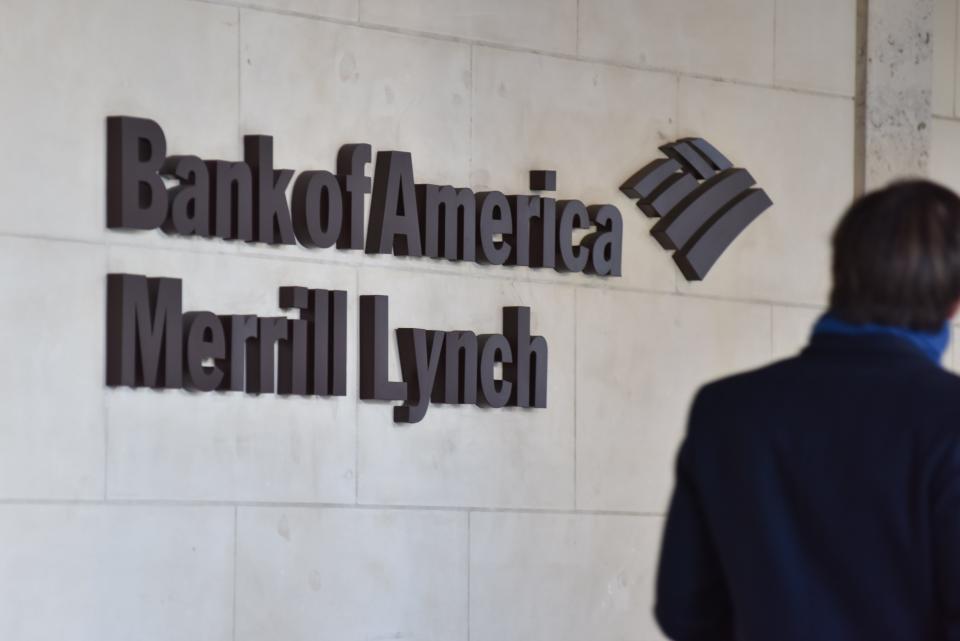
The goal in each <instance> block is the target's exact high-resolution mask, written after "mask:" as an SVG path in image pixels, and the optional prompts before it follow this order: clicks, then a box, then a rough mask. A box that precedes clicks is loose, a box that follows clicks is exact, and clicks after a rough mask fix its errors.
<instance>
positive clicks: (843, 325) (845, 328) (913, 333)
mask: <svg viewBox="0 0 960 641" xmlns="http://www.w3.org/2000/svg"><path fill="white" fill-rule="evenodd" d="M813 334H814V335H817V334H840V335H844V336H871V335H873V336H877V335H886V336H895V337H897V338H900V339H901V340H905V341H908V342H909V343H911V344H912V345H913V346H914V347H916V348H917V349H919V350H920V351H921V352H923V354H924V356H926V357H927V358H928V359H930V360H931V361H933V362H934V363H937V364H938V365H939V364H940V363H941V361H942V360H943V355H944V354H945V353H946V351H947V346H948V345H949V344H950V323H949V322H947V321H944V323H943V326H942V327H941V328H940V329H938V330H934V331H923V330H916V329H910V328H909V327H900V326H897V325H880V324H878V323H850V322H848V321H846V320H844V319H843V318H841V317H840V316H839V315H837V314H836V313H834V312H833V311H832V310H831V311H828V312H827V313H826V314H824V315H823V316H821V317H820V319H819V320H818V321H817V323H816V324H815V325H814V327H813Z"/></svg>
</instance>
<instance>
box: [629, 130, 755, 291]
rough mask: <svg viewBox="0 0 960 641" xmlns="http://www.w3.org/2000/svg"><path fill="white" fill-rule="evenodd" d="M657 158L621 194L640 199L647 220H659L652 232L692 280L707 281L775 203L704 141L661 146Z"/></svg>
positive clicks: (748, 173)
mask: <svg viewBox="0 0 960 641" xmlns="http://www.w3.org/2000/svg"><path fill="white" fill-rule="evenodd" d="M660 150H661V151H662V152H663V153H664V155H666V158H660V159H658V160H654V161H653V162H651V163H650V164H648V165H647V166H645V167H644V168H643V169H641V170H640V171H638V172H637V173H635V174H634V175H633V176H631V177H630V178H629V179H628V180H627V181H626V182H625V183H624V184H623V185H622V186H621V187H620V190H621V191H622V192H623V193H624V194H626V195H627V196H628V197H630V198H633V199H636V200H637V206H638V207H640V210H641V211H643V213H645V214H646V215H647V216H649V217H651V218H659V220H658V221H657V222H656V223H655V224H654V226H653V229H651V230H650V233H651V234H653V237H654V238H656V239H657V241H658V242H659V243H660V245H661V246H663V248H664V249H669V250H674V254H673V259H674V261H675V262H676V263H677V265H678V266H679V267H680V271H681V272H683V275H684V276H685V277H686V278H687V280H702V279H703V278H704V276H706V275H707V272H709V271H710V268H711V267H713V264H714V263H715V262H716V261H717V259H718V258H720V255H721V254H723V252H724V251H725V250H726V249H727V247H728V246H729V245H730V243H732V242H733V240H734V239H735V238H736V237H737V236H738V235H739V234H740V232H742V231H743V230H744V229H746V227H747V225H749V224H750V223H751V222H753V220H754V219H755V218H756V217H757V216H759V215H760V214H761V213H763V211H764V210H766V209H767V208H768V207H770V205H772V204H773V203H772V202H771V200H770V198H769V197H768V196H767V194H766V193H765V192H764V191H763V190H762V189H754V188H753V185H754V184H755V183H756V181H754V179H753V176H751V175H750V172H748V171H747V170H746V169H739V168H736V167H734V166H733V163H731V162H730V161H729V160H728V159H727V157H726V156H724V155H723V154H721V153H720V152H719V151H717V149H716V147H714V146H713V145H711V144H710V143H709V142H707V141H706V140H704V139H702V138H683V139H681V140H678V141H677V142H674V143H670V144H667V145H664V146H662V147H660Z"/></svg>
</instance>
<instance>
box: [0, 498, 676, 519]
mask: <svg viewBox="0 0 960 641" xmlns="http://www.w3.org/2000/svg"><path fill="white" fill-rule="evenodd" d="M16 506H30V507H44V506H87V507H104V508H109V509H124V508H143V507H154V508H170V509H177V508H186V509H203V508H231V509H234V510H239V509H241V508H245V509H287V510H290V509H307V510H365V511H372V512H377V511H380V512H441V513H449V514H461V513H471V514H473V513H481V514H530V515H557V516H622V517H644V518H646V517H650V518H660V517H663V516H664V515H665V512H663V511H657V510H652V511H651V510H591V509H576V510H573V509H569V508H535V507H482V506H457V505H450V506H444V505H410V504H407V505H399V504H398V505H386V504H374V503H369V504H364V503H360V504H357V505H354V504H352V503H322V502H316V503H310V502H296V501H216V500H189V499H179V500H176V499H111V500H109V501H105V500H103V499H86V500H84V499H10V498H7V499H0V507H16Z"/></svg>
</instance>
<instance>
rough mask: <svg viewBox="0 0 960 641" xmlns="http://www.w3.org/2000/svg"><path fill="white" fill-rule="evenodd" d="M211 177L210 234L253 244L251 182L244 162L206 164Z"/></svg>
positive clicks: (216, 161)
mask: <svg viewBox="0 0 960 641" xmlns="http://www.w3.org/2000/svg"><path fill="white" fill-rule="evenodd" d="M206 165H207V173H208V174H209V175H210V185H211V189H210V198H211V200H210V212H211V216H212V220H211V224H212V225H213V227H212V233H213V235H214V236H217V237H218V238H223V239H226V240H246V241H253V240H254V234H253V178H252V176H251V175H250V166H249V165H247V163H245V162H229V161H226V160H208V161H206Z"/></svg>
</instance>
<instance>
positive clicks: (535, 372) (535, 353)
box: [503, 307, 548, 407]
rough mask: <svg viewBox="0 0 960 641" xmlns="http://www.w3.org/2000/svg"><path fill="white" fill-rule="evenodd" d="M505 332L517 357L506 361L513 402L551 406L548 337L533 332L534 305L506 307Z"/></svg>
mask: <svg viewBox="0 0 960 641" xmlns="http://www.w3.org/2000/svg"><path fill="white" fill-rule="evenodd" d="M503 335H504V336H505V337H506V339H507V341H508V342H509V343H510V349H511V351H512V352H513V359H512V360H511V361H510V362H509V363H507V362H505V363H504V365H503V378H504V380H507V381H510V383H511V391H510V400H509V403H510V405H513V406H516V407H546V406H547V358H548V354H547V341H546V339H545V338H544V337H543V336H530V308H529V307H504V308H503Z"/></svg>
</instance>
